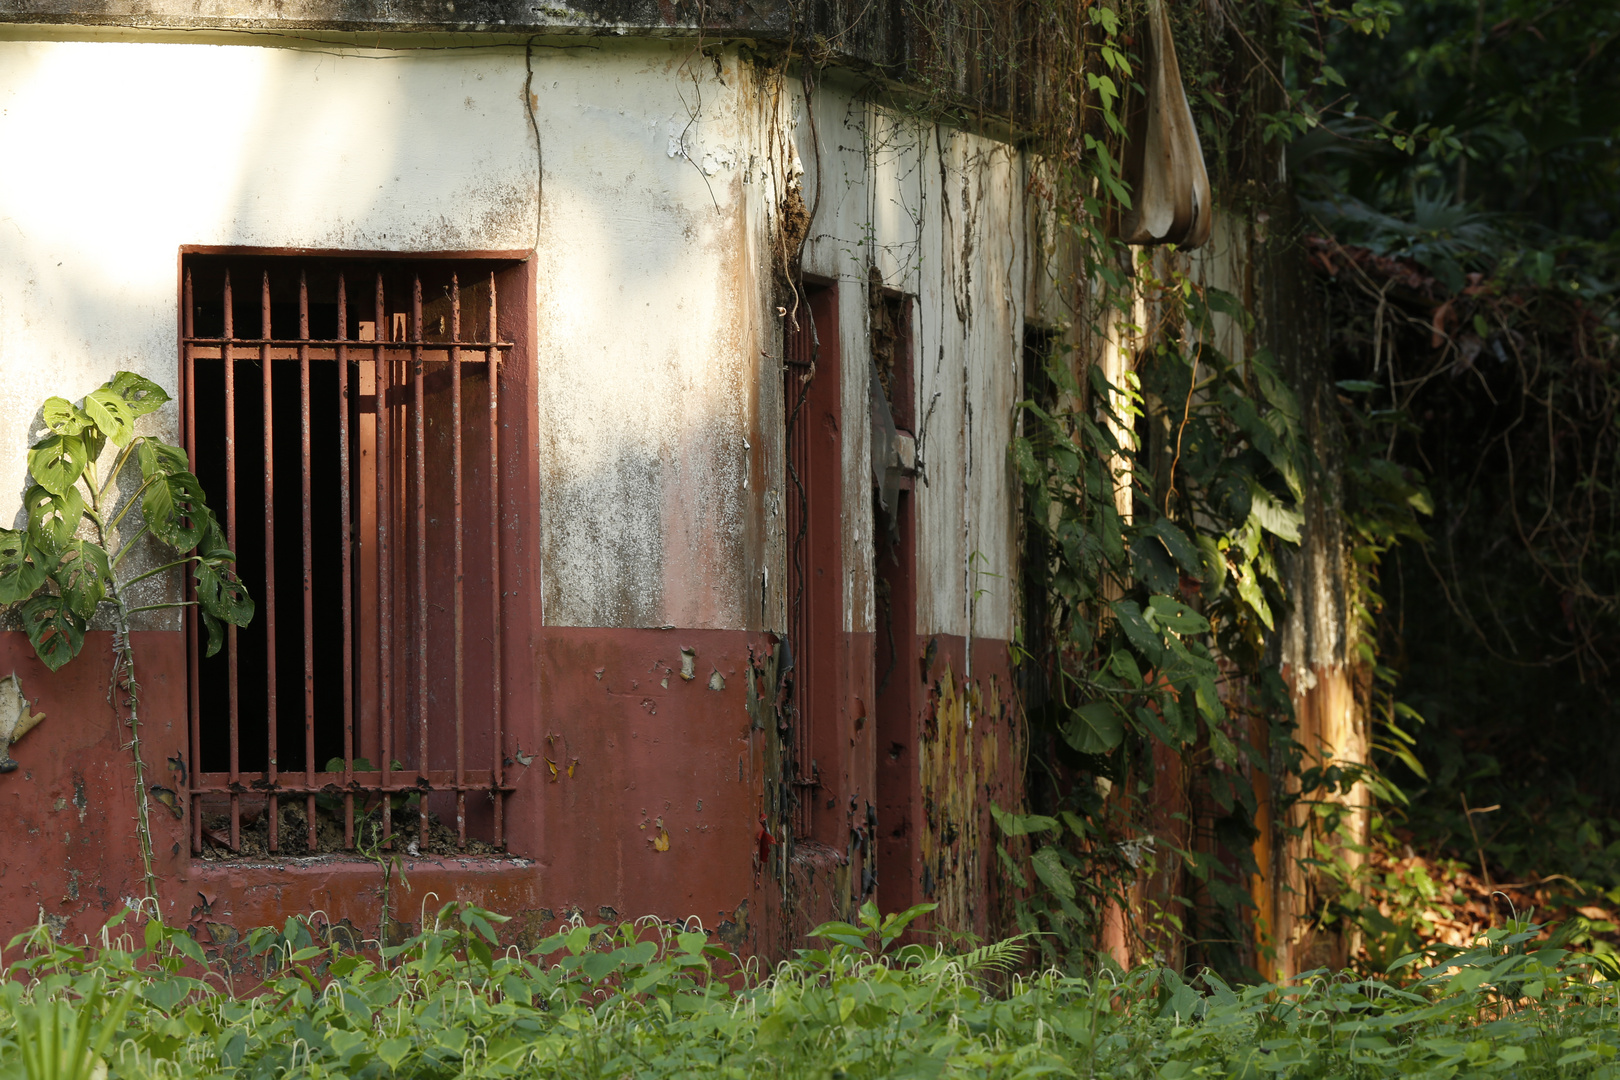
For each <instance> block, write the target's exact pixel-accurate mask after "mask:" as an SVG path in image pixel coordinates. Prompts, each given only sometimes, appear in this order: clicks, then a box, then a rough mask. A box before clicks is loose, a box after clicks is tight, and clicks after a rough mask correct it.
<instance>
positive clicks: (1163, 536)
mask: <svg viewBox="0 0 1620 1080" xmlns="http://www.w3.org/2000/svg"><path fill="white" fill-rule="evenodd" d="M1153 534H1154V535H1155V536H1157V537H1158V538H1159V539H1160V540H1162V541H1164V547H1165V550H1166V551H1168V552H1170V557H1171V558H1172V559H1174V560H1176V565H1178V566H1180V567H1181V570H1182V572H1183V573H1186V574H1191V575H1193V576H1194V577H1196V576H1198V574H1199V573H1200V571H1202V570H1203V564H1202V563H1201V562H1200V561H1199V558H1198V549H1197V548H1196V547H1194V546H1193V544H1192V542H1191V541H1190V540H1188V539H1187V534H1186V533H1184V532H1182V531H1181V530H1180V529H1179V528H1177V527H1176V525H1175V523H1174V522H1172V521H1171V520H1170V519H1169V518H1164V517H1162V518H1160V519H1159V520H1158V521H1155V522H1154V523H1153Z"/></svg>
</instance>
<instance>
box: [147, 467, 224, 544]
mask: <svg viewBox="0 0 1620 1080" xmlns="http://www.w3.org/2000/svg"><path fill="white" fill-rule="evenodd" d="M204 499H205V495H204V493H203V487H202V484H201V483H200V482H199V481H198V480H197V478H196V477H195V476H193V475H191V474H190V473H188V472H177V473H161V472H160V473H159V474H158V475H157V476H155V477H154V478H153V480H152V482H151V483H150V484H148V485H147V488H146V494H145V495H142V496H141V513H142V514H144V515H145V516H146V524H147V527H148V528H150V529H151V530H152V534H153V535H154V536H156V537H157V538H158V539H159V540H162V541H163V542H164V543H165V544H168V545H169V546H171V547H173V548H175V549H176V550H179V551H190V550H191V549H192V548H194V547H196V546H197V541H199V540H201V539H202V538H203V536H204V534H206V533H207V531H208V526H209V522H210V521H211V520H212V519H213V515H212V514H211V513H210V512H209V510H208V507H207V506H206V504H205V502H204Z"/></svg>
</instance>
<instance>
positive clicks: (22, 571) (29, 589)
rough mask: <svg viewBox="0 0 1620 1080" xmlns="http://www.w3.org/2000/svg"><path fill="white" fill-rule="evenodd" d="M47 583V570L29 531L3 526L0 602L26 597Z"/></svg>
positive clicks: (0, 536) (0, 561) (0, 531)
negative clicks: (41, 563) (42, 565)
mask: <svg viewBox="0 0 1620 1080" xmlns="http://www.w3.org/2000/svg"><path fill="white" fill-rule="evenodd" d="M43 584H45V570H44V568H43V567H41V566H40V565H39V556H38V553H37V552H36V551H35V550H34V548H33V545H31V544H30V543H29V542H28V534H27V533H24V532H20V531H18V530H14V529H0V604H15V603H17V602H18V601H19V600H26V599H28V598H29V597H30V596H33V595H34V593H35V592H36V591H37V590H38V589H39V587H40V586H41V585H43Z"/></svg>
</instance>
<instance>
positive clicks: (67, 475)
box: [28, 435, 90, 495]
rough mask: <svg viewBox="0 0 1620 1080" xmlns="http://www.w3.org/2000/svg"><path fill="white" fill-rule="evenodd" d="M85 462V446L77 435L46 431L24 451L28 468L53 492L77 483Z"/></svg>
mask: <svg viewBox="0 0 1620 1080" xmlns="http://www.w3.org/2000/svg"><path fill="white" fill-rule="evenodd" d="M88 464H90V453H89V449H88V447H87V446H86V443H85V439H84V438H83V437H82V436H80V435H47V436H46V437H45V438H43V439H41V440H40V441H39V442H37V443H35V444H34V446H33V448H32V449H31V450H29V451H28V471H29V472H30V473H32V474H33V477H34V479H35V480H37V481H39V485H40V486H41V487H43V488H44V489H45V490H46V491H49V492H51V493H52V494H54V495H60V494H62V493H63V492H65V491H67V490H68V489H69V488H71V487H72V486H73V485H74V484H76V483H78V482H79V477H81V476H83V475H84V468H85V466H86V465H88Z"/></svg>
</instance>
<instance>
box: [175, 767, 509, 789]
mask: <svg viewBox="0 0 1620 1080" xmlns="http://www.w3.org/2000/svg"><path fill="white" fill-rule="evenodd" d="M382 775H383V774H382V773H381V772H379V771H372V772H356V773H354V774H353V782H352V783H348V784H346V783H345V782H344V775H343V773H341V772H317V773H315V774H314V780H313V781H310V780H309V779H308V778H307V777H305V776H303V775H301V774H297V773H283V774H281V776H280V777H278V778H277V782H276V783H275V785H274V786H271V784H270V783H269V782H268V781H267V780H265V778H264V774H263V773H250V772H244V773H240V774H238V777H237V780H236V782H235V783H234V784H233V783H232V782H231V778H230V774H229V773H200V774H197V775H196V776H195V777H194V783H193V784H192V785H191V788H190V790H191V794H193V795H231V794H237V795H248V794H252V793H254V792H261V793H263V794H266V795H268V794H271V793H272V792H274V793H275V794H277V795H308V794H317V793H321V792H330V793H332V794H334V795H341V794H343V793H344V792H349V791H352V792H354V793H356V794H362V793H364V794H371V795H383V794H388V795H409V794H410V793H411V792H413V791H516V790H517V788H516V787H515V786H513V785H512V784H510V783H504V784H501V785H499V786H497V785H495V784H492V783H491V782H490V781H489V778H488V776H487V774H486V775H485V777H484V778H483V779H482V781H480V780H479V779H478V775H477V774H476V773H473V774H470V775H468V777H467V778H466V779H465V780H464V781H463V782H462V783H460V784H457V783H456V771H455V770H454V769H431V770H429V771H428V773H427V774H426V775H425V776H423V775H421V774H418V773H411V772H405V771H396V772H390V773H389V774H388V775H389V776H390V777H392V778H394V779H396V780H400V781H405V780H407V778H409V779H410V781H411V782H409V783H397V784H392V785H390V786H388V787H384V786H383V782H382Z"/></svg>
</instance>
